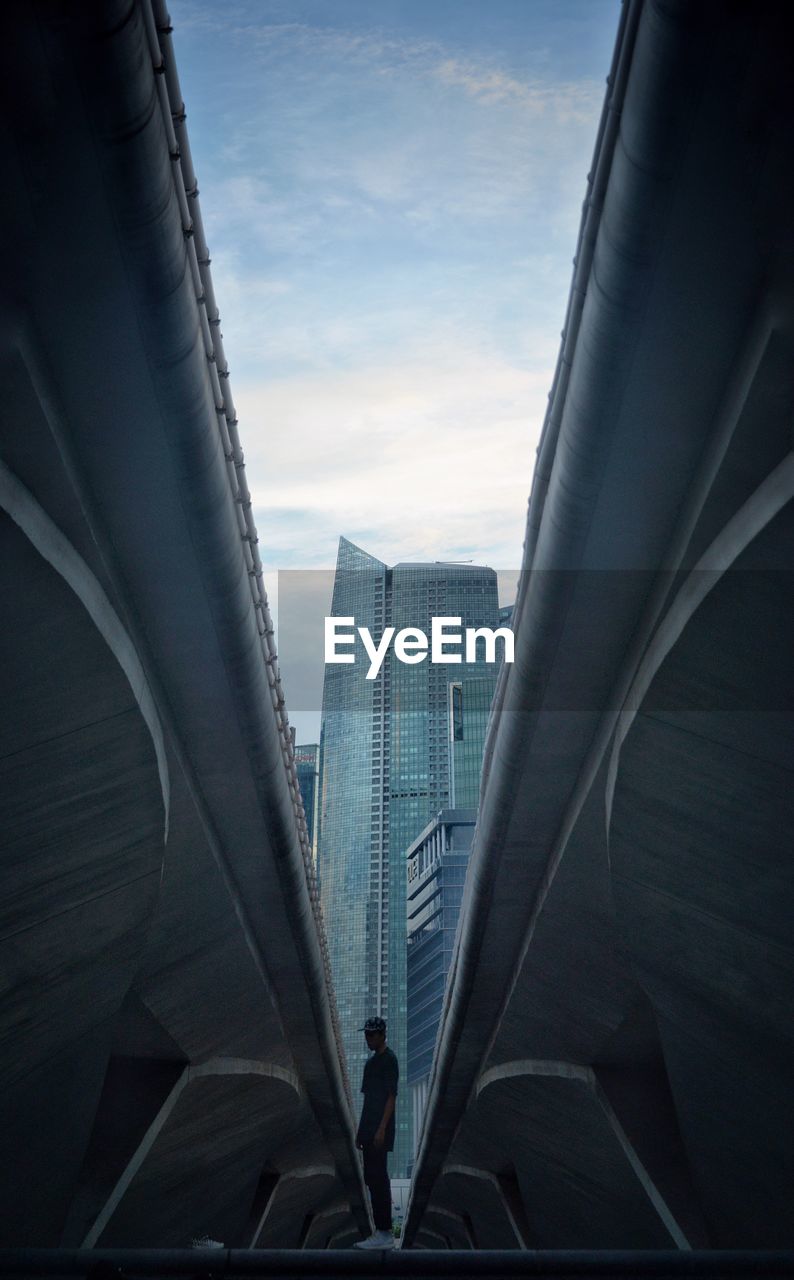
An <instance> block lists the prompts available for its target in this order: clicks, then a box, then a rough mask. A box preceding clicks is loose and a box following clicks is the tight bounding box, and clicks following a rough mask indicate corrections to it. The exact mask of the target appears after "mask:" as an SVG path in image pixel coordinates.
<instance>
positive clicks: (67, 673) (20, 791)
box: [0, 0, 368, 1247]
mask: <svg viewBox="0 0 794 1280" xmlns="http://www.w3.org/2000/svg"><path fill="white" fill-rule="evenodd" d="M4 17H5V22H6V32H5V39H4V42H3V49H2V55H1V56H2V78H3V84H4V90H5V102H6V103H7V104H10V106H9V107H7V110H6V114H5V115H4V117H3V157H4V162H3V202H2V208H1V209H0V226H1V227H2V239H3V244H4V247H5V254H4V271H3V281H2V306H1V310H0V314H1V315H2V330H1V332H0V359H1V360H2V379H3V415H2V435H1V437H0V456H1V461H0V539H2V554H0V573H2V600H3V627H2V654H1V655H0V682H1V685H2V687H1V689H0V696H1V697H2V705H3V722H2V748H1V750H0V769H1V771H2V776H1V777H0V804H1V805H2V822H1V825H2V829H3V836H4V845H3V856H2V861H1V862H0V879H1V882H2V883H1V888H2V893H0V901H1V902H2V908H1V909H0V910H1V914H2V923H1V925H0V937H2V975H3V976H2V982H3V1001H2V1006H0V1033H1V1034H2V1045H3V1053H2V1060H1V1061H0V1070H1V1071H2V1089H1V1090H0V1113H1V1114H0V1131H2V1133H3V1138H4V1160H3V1163H2V1170H1V1171H0V1236H2V1240H3V1243H5V1244H15V1245H22V1244H35V1245H57V1244H64V1245H69V1246H74V1245H80V1244H85V1245H87V1246H91V1245H94V1244H99V1245H149V1246H158V1245H187V1244H189V1242H190V1238H191V1236H193V1235H200V1234H204V1233H209V1234H210V1235H212V1236H215V1237H216V1238H218V1239H220V1240H222V1241H224V1242H225V1243H226V1244H227V1245H232V1244H235V1245H240V1246H243V1247H247V1246H250V1245H252V1244H257V1243H258V1244H260V1245H267V1244H271V1245H282V1246H288V1245H294V1246H299V1245H301V1244H303V1243H307V1242H309V1241H311V1243H312V1245H317V1244H320V1245H323V1246H324V1245H325V1244H326V1243H327V1242H328V1241H329V1239H330V1238H331V1237H332V1236H333V1238H334V1240H335V1242H336V1243H337V1244H344V1243H345V1242H346V1241H350V1240H352V1239H354V1238H355V1237H356V1235H357V1234H358V1232H359V1231H360V1230H362V1229H366V1226H367V1222H368V1209H367V1207H366V1200H365V1190H364V1187H363V1184H362V1181H361V1175H360V1169H359V1163H358V1157H357V1154H356V1152H355V1150H354V1143H353V1138H354V1129H353V1118H352V1113H351V1107H350V1099H349V1093H348V1092H347V1088H346V1084H345V1079H344V1072H343V1067H342V1065H341V1060H340V1048H339V1040H338V1035H337V1032H336V1030H335V1022H334V1009H333V1002H332V998H331V993H330V987H329V975H328V968H327V955H326V954H325V952H324V939H323V935H322V930H321V919H320V915H319V910H318V903H317V894H316V888H315V885H314V882H313V878H312V868H311V858H310V853H309V846H308V841H307V834H306V829H305V824H302V822H301V820H300V806H299V802H298V789H297V779H296V776H295V771H294V764H293V760H292V753H291V749H290V740H289V732H288V723H287V719H286V713H285V709H284V706H283V699H282V698H281V694H280V681H279V678H278V668H277V664H276V661H275V654H274V651H273V646H272V627H271V624H270V615H269V611H268V607H267V600H266V597H265V594H264V588H263V586H262V580H261V565H260V561H259V558H258V554H257V550H256V541H257V538H256V530H255V528H254V524H253V520H252V518H251V502H250V496H249V494H248V490H247V486H246V482H245V471H244V467H243V459H242V452H241V450H240V444H239V439H238V436H237V427H236V415H235V412H234V405H233V401H232V398H231V391H230V386H229V380H228V371H227V368H226V362H225V358H224V353H223V345H222V341H221V337H220V331H219V327H218V313H217V308H216V306H215V301H214V296H213V292H212V281H211V277H210V274H209V269H208V262H209V258H208V253H207V247H206V243H205V241H204V235H203V231H202V227H201V219H200V210H199V206H198V203H197V200H196V188H195V175H194V174H193V172H192V168H191V163H190V150H189V146H188V140H187V134H186V131H185V125H184V111H183V107H182V101H181V96H180V93H179V85H178V80H177V76H176V69H175V65H174V60H173V55H172V49H171V40H170V35H169V26H168V20H167V15H166V13H165V11H164V9H163V8H162V5H161V4H160V3H159V2H158V3H155V5H154V8H153V9H152V8H151V7H150V6H149V3H148V0H141V2H140V3H137V2H136V3H133V4H130V3H127V0H124V3H115V2H114V0H102V3H86V4H80V5H76V6H63V5H61V4H58V3H52V4H50V3H48V2H46V0H42V3H37V4H35V5H31V4H28V3H26V2H25V3H18V4H12V5H10V6H9V7H8V9H7V10H6V11H5V14H4Z"/></svg>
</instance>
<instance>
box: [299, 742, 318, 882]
mask: <svg viewBox="0 0 794 1280" xmlns="http://www.w3.org/2000/svg"><path fill="white" fill-rule="evenodd" d="M295 772H296V773H297V775H298V786H299V787H300V793H301V800H302V801H303V812H304V813H305V815H306V826H307V827H308V830H309V844H310V846H311V851H312V857H313V858H314V861H315V864H316V862H317V819H318V816H319V813H318V809H319V806H318V803H317V801H318V791H319V783H320V748H319V746H318V745H317V743H316V742H310V743H306V744H304V746H300V747H299V746H296V747H295Z"/></svg>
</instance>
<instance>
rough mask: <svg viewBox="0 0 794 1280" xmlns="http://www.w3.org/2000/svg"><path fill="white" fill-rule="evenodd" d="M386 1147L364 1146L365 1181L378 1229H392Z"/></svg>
mask: <svg viewBox="0 0 794 1280" xmlns="http://www.w3.org/2000/svg"><path fill="white" fill-rule="evenodd" d="M387 1156H388V1153H387V1151H386V1148H385V1147H376V1146H373V1144H372V1143H368V1145H367V1146H366V1147H364V1181H365V1182H366V1184H367V1186H368V1188H369V1194H370V1197H371V1199H372V1217H373V1219H374V1221H375V1230H376V1231H391V1229H392V1222H391V1183H390V1182H389V1173H388V1169H387V1168H386V1160H387Z"/></svg>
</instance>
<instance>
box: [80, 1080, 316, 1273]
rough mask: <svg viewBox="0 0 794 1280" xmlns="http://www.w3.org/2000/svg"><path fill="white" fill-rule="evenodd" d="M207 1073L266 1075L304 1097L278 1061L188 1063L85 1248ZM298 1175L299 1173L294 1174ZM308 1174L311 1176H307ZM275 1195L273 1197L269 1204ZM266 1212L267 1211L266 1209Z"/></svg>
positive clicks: (98, 1231) (99, 1233) (299, 1086)
mask: <svg viewBox="0 0 794 1280" xmlns="http://www.w3.org/2000/svg"><path fill="white" fill-rule="evenodd" d="M207 1076H263V1077H269V1078H270V1079H273V1080H280V1081H281V1082H282V1083H283V1084H286V1085H288V1086H289V1087H290V1088H291V1089H293V1090H294V1092H295V1094H296V1096H297V1098H298V1099H301V1098H302V1097H303V1092H302V1089H301V1085H300V1081H299V1080H298V1077H297V1076H296V1075H295V1073H294V1072H293V1071H288V1070H287V1068H286V1067H282V1066H279V1065H278V1064H277V1063H275V1062H252V1061H250V1060H248V1059H245V1058H212V1059H210V1060H209V1061H208V1062H202V1063H200V1064H199V1065H198V1066H195V1067H193V1066H188V1067H185V1070H184V1071H183V1072H182V1074H181V1075H180V1077H179V1079H178V1080H177V1082H176V1084H175V1085H174V1087H173V1089H172V1090H171V1092H170V1093H169V1095H168V1097H167V1098H166V1100H165V1102H164V1103H163V1105H162V1106H161V1107H160V1110H159V1111H158V1112H157V1115H156V1116H155V1118H154V1120H153V1121H152V1123H151V1124H150V1125H149V1128H148V1129H147V1130H146V1133H145V1134H144V1136H143V1138H142V1140H141V1142H140V1144H139V1146H138V1148H137V1150H136V1151H135V1154H134V1155H133V1156H132V1158H131V1159H130V1161H129V1163H128V1164H127V1167H126V1169H125V1170H124V1172H123V1173H122V1175H121V1177H120V1178H119V1180H118V1182H117V1183H116V1185H115V1187H114V1188H113V1191H112V1192H111V1194H110V1195H109V1197H108V1199H107V1201H106V1202H105V1205H104V1208H103V1209H102V1211H101V1213H99V1214H98V1216H97V1218H96V1220H95V1221H94V1225H93V1226H92V1228H91V1230H90V1231H89V1232H88V1234H87V1235H86V1237H85V1239H84V1240H83V1242H82V1244H81V1246H80V1247H81V1248H83V1249H93V1247H94V1245H95V1244H96V1242H97V1240H99V1238H100V1236H101V1235H102V1232H103V1231H104V1230H105V1228H106V1227H107V1225H108V1223H109V1222H110V1219H111V1218H112V1217H113V1214H114V1213H115V1212H116V1209H117V1208H118V1207H119V1205H120V1204H121V1201H122V1200H123V1198H124V1196H125V1194H126V1192H127V1190H128V1189H129V1187H130V1185H131V1184H132V1181H133V1179H134V1178H135V1176H136V1174H137V1173H138V1172H139V1170H140V1169H141V1167H142V1165H143V1163H144V1161H145V1160H146V1157H147V1156H148V1155H149V1153H150V1151H151V1150H152V1148H153V1146H154V1144H155V1142H156V1141H157V1139H158V1138H159V1136H160V1134H161V1132H162V1131H163V1129H164V1127H165V1125H166V1122H167V1121H168V1118H169V1116H170V1115H171V1113H172V1112H173V1110H174V1108H175V1107H176V1104H177V1102H178V1101H179V1099H180V1097H181V1096H182V1094H183V1093H184V1091H185V1089H186V1088H187V1086H188V1085H189V1084H190V1083H191V1082H192V1081H194V1080H200V1079H202V1078H206V1077H207ZM293 1176H299V1175H293ZM307 1176H308V1175H307ZM272 1200H273V1197H272V1196H271V1199H270V1203H272ZM265 1213H267V1210H265Z"/></svg>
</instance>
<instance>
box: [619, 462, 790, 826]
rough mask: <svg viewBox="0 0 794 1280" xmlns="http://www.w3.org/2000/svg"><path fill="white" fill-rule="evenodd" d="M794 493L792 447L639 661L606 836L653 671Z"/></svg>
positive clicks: (688, 584)
mask: <svg viewBox="0 0 794 1280" xmlns="http://www.w3.org/2000/svg"><path fill="white" fill-rule="evenodd" d="M792 498H794V453H788V454H786V456H785V458H784V459H783V461H782V462H780V463H779V464H778V465H777V466H776V467H775V468H774V470H773V471H771V472H770V473H769V475H768V476H767V477H766V479H765V480H764V481H763V482H762V483H761V484H760V485H759V486H758V488H757V489H756V490H755V491H754V492H753V493H752V494H751V495H750V497H749V498H748V499H747V501H746V502H745V503H744V504H743V505H742V506H741V507H740V508H739V510H738V511H737V512H736V513H735V514H734V515H733V516H732V517H731V519H730V520H729V521H728V523H727V524H726V525H725V527H724V528H723V529H722V531H721V532H720V533H719V534H718V535H717V537H716V538H715V539H714V541H713V542H712V543H711V545H710V546H709V548H708V549H707V550H706V551H705V552H704V553H703V555H702V556H701V557H700V559H699V560H698V562H697V564H696V565H695V567H694V569H693V570H692V572H691V573H690V574H689V576H688V577H687V579H686V581H685V582H684V584H683V586H682V587H681V589H680V591H679V592H678V594H677V596H676V597H675V599H674V600H673V602H672V604H671V605H670V607H669V609H668V610H667V612H666V613H665V616H664V618H663V620H662V622H661V623H660V624H659V628H658V630H657V632H656V634H655V635H654V637H653V640H652V641H651V643H650V644H649V645H648V648H647V650H646V652H645V656H644V657H643V659H642V662H641V663H640V665H639V668H638V670H637V673H636V675H635V677H634V681H633V683H632V685H631V688H630V689H629V692H628V694H627V696H626V701H625V703H624V708H623V710H622V711H621V713H620V717H619V719H618V724H617V728H616V731H615V739H614V743H613V747H612V755H611V758H610V762H609V774H608V777H607V788H606V819H607V837H608V836H609V828H610V823H611V818H612V802H613V799H614V795H615V784H616V781H617V773H618V767H619V762H620V752H621V748H622V746H623V743H624V742H625V740H626V737H627V735H628V732H629V730H630V729H631V726H632V724H633V723H634V720H635V718H636V716H637V713H638V712H639V709H640V707H641V705H642V702H643V699H644V698H645V695H646V694H647V692H648V690H649V688H650V686H651V683H652V681H653V678H654V676H655V675H656V673H657V671H658V670H659V668H660V667H661V665H662V663H663V662H664V660H665V658H666V657H667V655H668V654H669V653H670V651H671V650H672V648H673V646H674V645H675V644H676V643H677V641H678V640H679V639H680V638H681V635H682V633H683V631H684V628H685V627H686V625H687V623H688V622H689V621H690V619H691V618H692V617H693V615H694V614H695V612H696V611H697V609H698V608H699V607H700V605H701V604H702V603H703V601H704V600H705V599H706V596H707V595H708V594H709V592H710V591H712V590H713V588H714V587H715V586H716V585H717V583H718V582H719V580H720V578H721V577H722V576H723V574H724V573H726V572H727V570H728V569H730V567H731V565H732V564H734V563H735V561H736V560H737V559H738V558H739V556H740V555H741V554H742V552H743V551H745V550H746V549H747V547H748V546H749V545H750V543H751V542H752V541H753V539H754V538H756V537H757V536H758V534H759V533H760V532H761V531H762V530H763V529H764V528H766V526H767V525H768V524H769V523H770V521H772V520H774V518H775V516H776V515H778V513H779V512H780V511H782V509H783V507H785V506H786V504H787V503H788V502H790V501H791V500H792ZM607 850H608V844H607Z"/></svg>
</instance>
